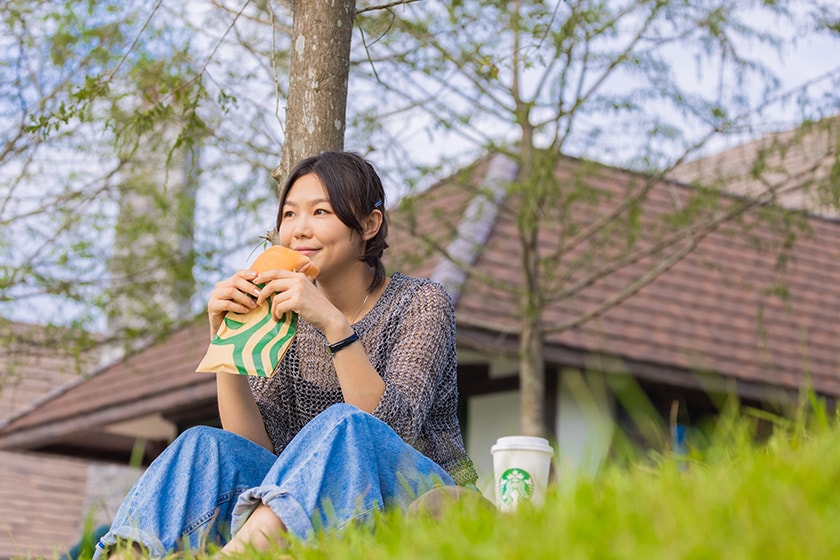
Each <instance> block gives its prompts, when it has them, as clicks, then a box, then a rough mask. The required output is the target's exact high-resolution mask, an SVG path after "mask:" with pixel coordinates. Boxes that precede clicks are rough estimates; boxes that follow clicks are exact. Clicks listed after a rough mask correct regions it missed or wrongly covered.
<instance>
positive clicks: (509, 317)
mask: <svg viewBox="0 0 840 560" xmlns="http://www.w3.org/2000/svg"><path fill="white" fill-rule="evenodd" d="M516 172H517V166H516V164H515V163H514V162H513V161H512V160H511V159H509V158H507V157H505V156H503V155H500V154H494V155H491V156H488V157H486V158H484V159H482V160H481V161H479V162H477V163H476V164H475V165H473V166H471V167H469V168H468V169H465V170H463V171H462V172H460V173H458V174H456V175H454V176H453V177H451V178H449V179H447V180H444V181H441V182H439V183H438V184H436V185H434V186H432V187H431V188H430V189H428V190H427V191H425V192H423V193H422V194H421V195H418V196H417V197H413V198H411V199H408V202H406V203H404V204H402V205H401V206H400V207H398V208H395V209H393V211H391V213H390V214H391V219H392V229H391V248H390V249H389V250H388V252H387V253H386V255H387V258H388V263H387V264H388V265H389V266H390V268H392V269H393V268H398V269H399V270H401V271H403V272H405V273H408V274H412V275H417V276H426V277H430V278H433V279H436V280H438V281H440V282H441V283H443V284H444V285H445V286H447V289H448V290H450V293H451V294H452V296H453V299H454V300H455V302H456V312H457V321H458V352H459V387H460V393H461V397H462V401H463V403H462V404H463V407H462V409H463V422H464V434H465V440H466V443H467V447H468V451H469V453H470V454H471V456H472V457H473V459H474V460H475V462H476V464H477V467H478V469H479V471H480V473H481V474H482V475H483V477H482V480H480V486H481V487H482V488H483V489H485V490H487V489H488V488H489V486H488V477H487V475H489V474H490V472H491V458H490V453H489V449H490V446H491V445H492V443H493V442H494V441H495V439H496V438H497V437H498V436H501V435H507V434H513V433H517V432H518V429H519V428H518V425H519V420H518V416H519V396H518V386H519V382H518V370H519V369H518V368H519V366H518V362H517V360H516V355H517V348H518V333H519V332H520V322H519V317H520V311H519V307H518V303H517V299H516V287H517V286H519V285H521V278H520V264H519V255H520V254H521V248H520V245H519V242H518V240H517V236H516V223H517V209H518V207H517V198H516V197H515V196H512V195H509V194H507V193H506V189H505V186H506V184H507V183H508V182H509V181H511V180H512V179H513V178H514V177H515V174H516ZM554 173H555V176H556V177H557V178H559V179H560V183H561V184H562V185H566V186H568V188H569V189H570V192H569V193H568V196H570V197H577V198H576V200H579V199H580V198H581V197H583V199H584V202H585V203H586V206H585V207H586V215H583V214H582V213H580V214H575V215H571V216H569V215H565V214H564V213H563V212H564V208H563V207H561V206H552V207H545V208H540V212H542V213H543V215H544V216H546V217H547V218H548V220H547V222H546V226H545V230H544V231H543V232H542V236H541V238H540V247H541V250H543V251H544V255H549V256H551V255H553V254H558V255H559V254H561V253H559V252H558V251H561V252H562V254H563V256H564V258H566V259H567V260H566V261H562V262H571V263H575V265H574V266H566V268H564V269H563V271H564V274H566V276H562V275H558V277H557V278H556V280H557V284H556V286H553V287H552V289H553V290H554V294H555V295H557V296H558V297H557V298H556V300H555V301H553V302H552V303H550V304H548V305H546V307H545V308H544V309H543V310H542V312H543V317H544V319H545V325H546V326H547V327H548V330H547V332H546V334H545V336H544V342H545V350H544V358H545V371H546V377H545V386H546V395H545V410H546V415H545V425H546V428H547V430H548V432H549V433H550V434H551V436H552V440H553V442H554V444H555V447H556V450H557V454H558V460H559V461H558V467H559V473H560V475H561V476H562V472H563V471H564V469H567V468H575V469H580V470H582V471H584V472H591V471H594V470H595V469H597V467H598V465H599V464H600V462H601V461H603V459H604V458H605V457H606V455H607V454H608V452H609V449H610V446H611V440H612V437H613V434H614V430H615V427H616V426H619V427H622V428H624V429H627V430H632V428H633V427H634V424H633V415H632V412H633V411H632V407H631V406H630V405H628V400H627V399H628V398H630V397H631V396H634V397H643V398H644V400H645V402H646V403H647V404H648V405H649V407H650V408H651V409H652V410H654V411H656V414H657V415H658V416H659V418H660V420H661V421H662V422H663V424H667V423H668V421H669V420H672V419H673V418H674V417H675V416H676V417H678V419H679V420H680V421H681V422H687V423H695V422H698V421H699V420H700V419H702V418H703V417H704V416H706V415H714V414H716V412H717V410H718V406H719V404H720V401H719V400H718V398H719V397H722V396H726V395H727V394H730V393H735V394H737V395H738V397H739V398H740V399H741V400H742V401H743V402H745V403H748V404H750V405H752V406H755V407H758V408H764V409H769V410H775V409H776V407H784V406H789V405H790V404H791V403H795V402H796V400H797V397H798V395H799V394H800V391H801V390H802V389H803V387H805V386H806V384H808V383H810V384H811V386H812V387H813V389H814V390H815V391H816V392H817V393H818V394H819V395H821V396H823V397H825V398H827V399H829V400H830V401H831V402H834V401H835V400H836V398H837V397H838V396H840V367H838V366H840V323H838V322H837V321H836V317H837V316H838V312H840V222H838V220H837V219H835V218H833V217H823V216H817V215H814V214H808V213H802V212H800V213H798V214H796V218H797V220H798V221H797V225H798V227H801V230H802V233H801V234H800V235H798V236H797V237H796V239H795V243H793V244H791V243H789V242H788V241H790V238H789V237H787V236H786V232H785V231H779V230H774V229H773V227H771V224H767V223H759V222H758V221H757V220H756V219H755V218H753V217H751V216H752V215H751V214H749V213H745V214H743V215H739V219H738V220H734V221H733V222H735V223H729V222H725V221H716V219H715V217H716V216H718V215H719V212H721V211H729V210H732V211H734V209H736V208H737V205H738V204H739V202H743V200H744V198H743V197H738V196H732V197H724V200H723V206H714V207H713V206H711V205H710V206H708V207H704V206H703V204H702V202H703V201H702V200H701V201H700V202H696V204H699V207H700V212H701V213H702V212H707V214H708V215H707V216H706V218H707V220H706V224H707V226H706V227H703V228H697V229H693V230H686V231H685V232H683V234H682V235H681V236H679V237H678V238H676V239H669V238H668V236H667V233H666V228H664V227H663V223H664V218H663V217H664V216H665V215H666V214H668V212H671V211H673V210H675V209H676V210H679V209H680V208H682V205H686V204H688V203H689V201H691V200H692V198H691V197H692V195H693V194H696V192H697V189H696V188H694V187H691V186H689V185H687V184H686V182H685V181H680V180H674V179H662V178H655V177H654V178H651V177H649V176H645V175H642V174H638V173H632V172H628V171H626V170H621V169H615V168H610V167H606V166H602V165H598V164H593V163H592V162H586V161H581V160H577V159H574V158H565V157H562V158H559V159H558V160H557V162H556V167H555V169H554ZM639 189H644V191H645V192H646V193H647V196H646V197H645V199H644V202H641V203H639V204H637V205H636V206H634V207H632V213H630V214H627V216H625V214H622V213H621V209H622V208H625V207H628V206H622V203H623V202H624V201H626V200H627V195H628V193H631V194H632V193H634V192H639ZM587 196H588V197H589V198H586V197H587ZM721 208H723V210H721ZM610 212H614V213H616V214H617V215H619V216H625V217H626V218H627V219H625V220H623V221H622V220H619V221H618V222H616V224H617V225H616V226H615V227H614V228H612V230H611V233H612V234H613V235H612V236H603V235H602V236H600V237H599V236H598V235H597V234H595V233H593V232H589V233H588V234H586V230H585V224H586V223H592V221H593V220H595V219H598V218H606V216H608V215H609V213H610ZM631 214H632V215H631ZM779 215H782V214H779ZM709 224H713V225H709ZM637 225H641V228H637V227H636V226H637ZM619 234H621V235H619ZM564 235H565V237H564ZM627 235H631V236H633V235H638V238H637V239H635V240H631V239H630V238H628V237H627ZM569 238H574V239H575V241H579V242H576V243H575V244H574V245H571V244H569V245H567V244H564V243H565V241H566V240H568V239H569ZM631 241H632V242H631ZM659 246H662V247H665V252H660V253H656V252H655V251H653V249H654V248H655V247H659ZM636 253H638V254H639V255H640V256H639V258H637V259H631V258H626V259H622V257H624V256H627V255H632V254H636ZM780 254H782V255H783V256H785V257H786V259H785V260H784V261H781V260H780V259H779V255H780ZM443 255H446V257H444V256H443ZM604 255H607V256H609V257H610V258H613V259H616V258H617V259H618V260H614V262H615V263H623V266H618V265H617V264H616V265H615V266H614V267H613V268H614V270H613V271H612V272H611V273H610V274H603V275H601V274H599V270H600V269H599V268H598V266H599V262H604V261H602V260H599V259H601V257H604ZM645 255H646V256H645ZM604 258H606V257H604ZM782 262H784V263H785V264H786V266H785V267H784V268H782V267H780V265H781V264H782ZM654 269H656V270H658V271H659V272H660V274H658V275H653V274H651V273H650V271H651V270H654ZM564 294H566V295H567V297H561V296H563V295H564ZM604 302H611V303H612V304H611V305H603V304H604ZM581 317H586V318H587V320H586V321H580V318H581ZM208 337H209V333H208V332H207V326H206V323H205V321H204V320H203V318H199V319H197V320H196V321H195V322H193V323H190V324H188V325H185V326H184V327H183V328H181V329H180V330H178V331H176V332H174V333H173V334H172V335H171V336H169V337H168V338H166V339H165V340H163V341H161V342H158V343H155V344H153V345H150V346H148V347H146V348H144V349H142V350H140V351H139V352H137V353H135V354H133V355H132V356H130V357H128V358H127V359H125V360H122V361H120V362H118V363H116V364H114V365H112V366H110V367H107V368H103V369H102V370H100V371H98V372H97V373H96V374H95V375H92V376H90V377H89V378H88V379H86V380H85V381H84V382H83V383H79V384H77V385H75V386H73V387H70V388H68V390H66V391H64V392H62V393H61V394H57V395H55V396H54V398H52V399H50V400H48V401H46V402H43V403H41V405H40V406H37V407H34V408H33V409H31V410H28V411H27V412H26V413H23V414H19V415H17V416H16V417H15V418H14V419H13V420H12V421H10V422H8V423H7V424H6V425H5V426H4V427H3V428H2V429H0V452H4V453H5V452H11V451H14V452H16V453H38V454H57V455H60V456H62V457H74V458H76V459H84V460H96V461H105V460H110V461H118V462H122V463H127V462H128V458H129V457H130V456H131V455H132V452H133V451H134V453H135V456H138V455H142V461H143V462H144V463H147V462H148V461H149V460H150V459H152V458H153V457H154V456H155V455H156V454H157V453H158V452H159V451H160V449H162V448H163V446H165V445H166V443H167V442H169V441H171V439H172V438H173V437H174V436H175V434H176V433H178V432H179V431H181V430H183V429H184V428H186V427H188V426H190V425H193V424H196V423H211V424H212V423H217V422H218V417H217V413H216V409H215V406H216V405H215V387H214V378H213V376H212V375H207V374H201V373H195V371H194V368H195V365H196V364H197V363H198V361H199V360H200V358H201V356H202V355H203V353H204V350H205V348H206V344H207V342H208ZM138 441H143V442H145V448H144V452H143V453H142V454H138V453H137V452H136V449H137V448H136V444H137V442H138Z"/></svg>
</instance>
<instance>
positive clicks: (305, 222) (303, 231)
mask: <svg viewBox="0 0 840 560" xmlns="http://www.w3.org/2000/svg"><path fill="white" fill-rule="evenodd" d="M309 226H310V224H309V219H308V218H307V217H305V216H299V217H297V218H296V219H295V226H294V227H295V229H294V232H293V233H294V236H295V237H297V238H300V237H309V236H310V235H311V234H312V230H311V229H310V227H309Z"/></svg>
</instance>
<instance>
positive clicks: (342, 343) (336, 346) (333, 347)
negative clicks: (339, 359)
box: [327, 331, 359, 355]
mask: <svg viewBox="0 0 840 560" xmlns="http://www.w3.org/2000/svg"><path fill="white" fill-rule="evenodd" d="M357 340H359V335H357V334H356V331H353V334H351V335H350V336H348V337H347V338H345V339H344V340H339V341H338V342H336V343H333V344H327V350H328V351H329V353H330V354H331V355H332V354H335V353H336V352H338V351H339V350H341V349H342V348H347V347H348V346H350V345H351V344H353V343H354V342H356V341H357Z"/></svg>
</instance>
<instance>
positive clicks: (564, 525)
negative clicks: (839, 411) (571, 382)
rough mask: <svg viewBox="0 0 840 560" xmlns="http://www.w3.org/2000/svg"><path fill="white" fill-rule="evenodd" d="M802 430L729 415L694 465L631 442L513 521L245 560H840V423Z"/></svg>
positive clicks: (327, 540)
mask: <svg viewBox="0 0 840 560" xmlns="http://www.w3.org/2000/svg"><path fill="white" fill-rule="evenodd" d="M792 418H793V419H792V420H788V419H785V418H783V417H781V416H775V415H773V414H769V413H767V412H763V411H758V410H752V409H744V408H739V407H737V406H734V405H732V406H728V407H726V410H725V411H724V412H723V413H722V414H721V416H720V418H719V419H718V421H717V422H716V423H715V424H714V425H713V426H709V427H707V429H706V430H705V431H704V432H703V433H701V434H698V435H697V437H695V438H694V439H693V440H692V441H691V443H690V445H689V447H688V449H687V451H686V452H685V453H681V454H674V453H671V452H670V451H669V450H667V449H666V450H656V449H653V450H652V449H650V448H647V449H640V448H635V449H631V446H630V444H629V443H628V441H624V442H622V441H621V440H619V445H618V446H617V447H616V450H615V451H614V453H613V456H612V457H611V458H610V460H608V461H607V462H606V463H605V464H604V465H603V467H602V469H601V470H600V471H599V473H598V474H597V475H596V476H594V477H593V476H579V477H574V476H573V475H571V474H569V473H559V475H558V477H557V480H555V482H554V484H553V485H552V487H551V489H550V491H549V495H548V497H547V500H546V503H545V504H544V506H542V507H540V508H533V507H524V508H521V509H520V511H518V512H517V513H515V514H502V513H498V512H495V511H492V510H487V509H483V508H479V507H477V506H476V505H475V504H473V503H465V504H455V505H453V506H452V507H451V508H450V509H448V510H446V511H445V512H444V514H443V517H442V518H441V519H431V518H417V517H415V518H408V517H406V516H405V515H403V514H401V513H397V512H389V513H386V514H382V515H379V516H377V518H376V519H375V520H374V527H375V528H374V530H370V528H351V529H347V530H344V531H342V532H339V533H333V534H329V535H321V536H319V537H318V538H316V539H315V540H314V541H311V542H307V543H302V542H293V543H292V545H291V548H290V549H288V550H282V551H281V550H274V551H271V552H268V553H261V554H260V553H250V554H245V555H242V556H241V557H242V558H254V559H256V558H265V559H269V558H301V559H327V558H329V559H331V560H342V559H350V558H365V559H374V560H375V559H397V558H399V559H404V558H424V559H427V558H428V559H437V558H440V559H444V558H446V559H456V558H457V559H462V558H464V559H470V558H481V559H499V560H502V559H504V560H512V559H513V560H515V559H522V560H538V559H543V558H545V559H548V558H552V559H553V558H563V559H564V560H578V559H579V560H593V559H608V558H609V559H611V558H615V559H625V558H626V559H634V560H635V559H642V558H645V559H646V558H656V559H666V560H668V559H697V560H700V559H715V558H726V559H736V558H737V559H750V558H755V559H762V560H766V559H774V558H779V559H785V560H791V559H800V558H801V559H809V560H815V559H816V560H819V559H823V558H825V559H835V558H840V500H839V499H838V495H837V488H838V487H840V423H838V418H837V417H836V416H834V415H829V414H828V413H827V412H826V408H825V406H824V405H823V403H822V402H820V401H818V400H817V399H815V398H814V397H807V398H805V399H803V402H802V405H801V406H800V409H799V410H798V411H796V412H795V414H793V415H792ZM759 424H763V426H764V429H763V430H762V432H761V433H762V434H763V435H762V437H760V438H759V437H757V433H758V431H757V428H758V426H759ZM768 425H771V426H772V427H773V430H772V431H771V433H769V434H768V433H767V429H766V426H768ZM662 439H663V440H664V439H666V438H662ZM759 440H760V441H759ZM184 556H186V555H184V554H180V555H178V557H179V558H183V557H184ZM209 557H211V555H209V554H208V555H202V556H200V558H209Z"/></svg>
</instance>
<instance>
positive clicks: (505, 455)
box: [490, 436, 554, 511]
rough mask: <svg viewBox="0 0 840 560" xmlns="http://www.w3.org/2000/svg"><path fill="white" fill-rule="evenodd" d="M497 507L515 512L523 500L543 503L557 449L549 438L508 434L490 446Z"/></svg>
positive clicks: (537, 503) (536, 503)
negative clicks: (553, 447)
mask: <svg viewBox="0 0 840 560" xmlns="http://www.w3.org/2000/svg"><path fill="white" fill-rule="evenodd" d="M490 453H491V454H492V455H493V475H494V476H493V482H494V486H495V489H496V507H498V508H499V510H501V511H514V510H515V509H516V507H517V506H518V505H519V504H520V503H523V502H531V503H533V504H535V505H539V504H542V503H543V501H544V500H545V493H546V489H547V488H548V473H549V470H550V468H551V459H552V458H553V457H554V450H553V449H552V448H551V446H550V445H549V444H548V440H547V439H544V438H541V437H532V436H505V437H500V438H499V439H497V440H496V443H495V445H493V446H492V447H491V448H490Z"/></svg>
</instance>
